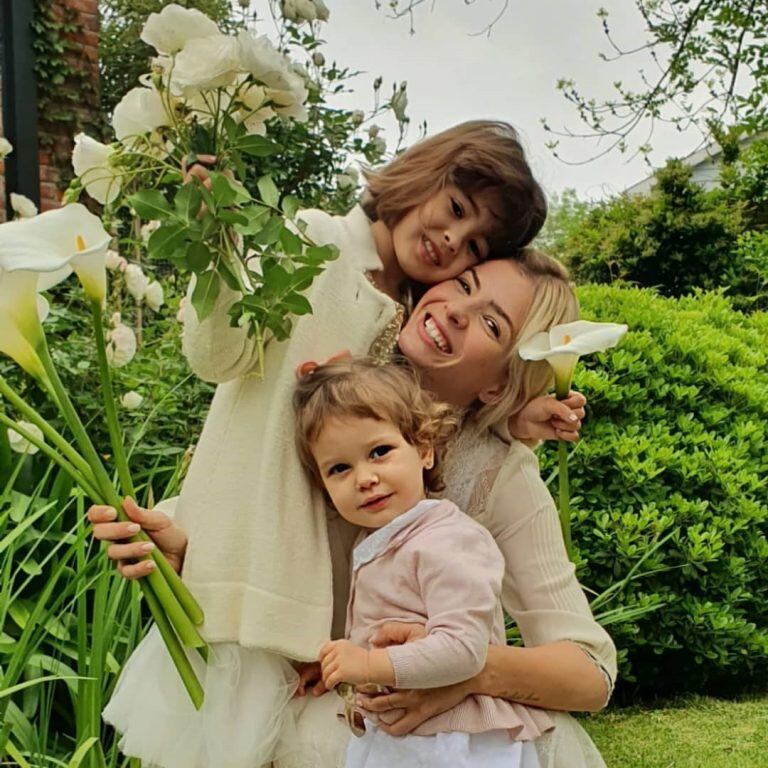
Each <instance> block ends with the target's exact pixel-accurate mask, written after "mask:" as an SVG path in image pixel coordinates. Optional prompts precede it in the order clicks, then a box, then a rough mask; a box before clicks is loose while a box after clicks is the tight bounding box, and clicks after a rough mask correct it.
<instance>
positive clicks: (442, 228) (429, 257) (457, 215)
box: [390, 184, 501, 285]
mask: <svg viewBox="0 0 768 768" xmlns="http://www.w3.org/2000/svg"><path fill="white" fill-rule="evenodd" d="M499 208H500V204H499V201H498V200H497V198H496V195H495V194H494V192H493V191H491V190H485V191H482V192H473V193H471V194H469V193H464V192H462V191H461V190H460V189H459V188H458V187H456V186H454V185H452V184H449V185H448V186H446V187H444V188H443V189H441V190H440V191H439V192H437V193H436V194H435V195H433V196H432V197H430V198H429V200H427V201H426V202H424V203H422V204H421V205H419V206H417V207H415V208H412V209H411V210H410V211H408V213H406V214H405V216H403V218H402V219H400V221H398V222H397V224H395V226H394V227H392V229H391V230H390V234H391V237H392V250H393V251H394V257H395V259H396V260H397V263H398V266H399V268H400V270H401V271H402V272H403V273H404V274H405V275H406V276H407V277H409V278H410V279H411V280H415V281H416V282H418V283H424V284H426V285H434V284H435V283H439V282H441V281H442V280H448V279H450V278H452V277H456V275H458V274H461V273H462V272H463V271H464V270H466V269H468V268H469V267H472V266H474V265H476V264H479V263H480V262H481V261H483V260H484V259H486V258H487V257H488V251H489V250H490V246H489V241H488V238H489V236H491V235H492V234H493V233H494V232H495V231H497V230H498V229H499V227H500V225H501V219H500V214H499V212H498V209H499Z"/></svg>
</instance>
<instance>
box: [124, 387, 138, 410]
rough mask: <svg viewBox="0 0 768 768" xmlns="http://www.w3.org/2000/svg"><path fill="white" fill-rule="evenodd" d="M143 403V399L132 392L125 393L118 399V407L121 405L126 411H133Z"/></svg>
mask: <svg viewBox="0 0 768 768" xmlns="http://www.w3.org/2000/svg"><path fill="white" fill-rule="evenodd" d="M143 402H144V398H143V397H142V396H141V395H140V394H139V393H138V392H135V391H134V390H131V391H130V392H126V393H125V394H124V395H123V396H122V397H121V398H120V405H122V406H123V408H125V410H126V411H135V410H136V409H137V408H138V407H139V406H140V405H141V404H142V403H143Z"/></svg>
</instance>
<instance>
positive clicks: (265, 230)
mask: <svg viewBox="0 0 768 768" xmlns="http://www.w3.org/2000/svg"><path fill="white" fill-rule="evenodd" d="M282 230H283V220H282V219H281V218H280V217H279V216H272V217H271V218H270V219H269V221H267V222H266V224H265V225H264V226H263V227H262V228H261V230H260V231H259V232H257V233H256V234H255V235H253V237H252V238H251V239H252V241H253V242H254V243H256V245H273V244H274V243H276V242H277V241H278V239H279V238H280V233H281V232H282Z"/></svg>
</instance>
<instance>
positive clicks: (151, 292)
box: [144, 280, 165, 312]
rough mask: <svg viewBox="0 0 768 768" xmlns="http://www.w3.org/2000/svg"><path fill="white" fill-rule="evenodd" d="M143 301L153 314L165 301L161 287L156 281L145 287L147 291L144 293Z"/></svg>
mask: <svg viewBox="0 0 768 768" xmlns="http://www.w3.org/2000/svg"><path fill="white" fill-rule="evenodd" d="M144 301H145V302H146V304H147V306H148V307H149V308H150V309H151V310H152V311H153V312H158V311H159V310H160V307H162V306H163V302H164V301H165V295H164V294H163V286H162V285H160V283H158V282H157V280H154V281H153V282H151V283H150V284H149V285H148V286H147V289H146V291H145V292H144Z"/></svg>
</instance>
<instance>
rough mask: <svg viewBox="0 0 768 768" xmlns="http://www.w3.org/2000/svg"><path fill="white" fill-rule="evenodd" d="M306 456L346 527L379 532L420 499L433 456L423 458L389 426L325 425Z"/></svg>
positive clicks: (348, 421) (366, 422)
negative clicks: (360, 527)
mask: <svg viewBox="0 0 768 768" xmlns="http://www.w3.org/2000/svg"><path fill="white" fill-rule="evenodd" d="M311 450H312V456H313V457H314V459H315V463H316V464H317V468H318V471H319V473H320V477H321V478H322V479H323V484H324V486H325V489H326V491H328V495H329V496H330V497H331V501H332V502H333V505H334V507H336V509H337V510H338V511H339V514H340V515H341V516H342V517H343V518H344V519H345V520H348V521H349V522H350V523H354V524H355V525H360V526H362V527H364V528H381V527H382V526H383V525H386V524H387V523H389V522H390V521H391V520H394V519H395V518H396V517H398V516H399V515H402V514H403V513H404V512H407V511H408V510H409V509H411V508H412V507H413V506H415V505H416V504H417V503H418V502H419V501H421V500H422V499H423V498H424V496H425V494H424V469H425V468H427V467H431V466H432V461H433V455H432V451H431V450H430V451H427V452H425V453H424V455H422V454H421V453H420V452H419V450H418V449H417V448H416V447H415V446H413V445H411V444H410V443H409V442H407V441H406V439H405V438H404V437H403V436H402V434H401V433H400V430H399V429H398V428H397V427H396V426H395V425H394V424H393V423H392V422H390V421H378V420H376V419H368V418H365V419H361V418H357V417H354V416H352V417H349V418H331V419H328V420H327V421H326V422H325V424H323V427H322V429H321V430H320V434H319V435H318V436H317V439H316V440H315V441H314V442H313V443H312V445H311Z"/></svg>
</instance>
